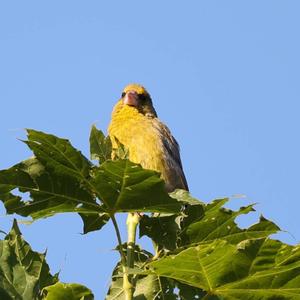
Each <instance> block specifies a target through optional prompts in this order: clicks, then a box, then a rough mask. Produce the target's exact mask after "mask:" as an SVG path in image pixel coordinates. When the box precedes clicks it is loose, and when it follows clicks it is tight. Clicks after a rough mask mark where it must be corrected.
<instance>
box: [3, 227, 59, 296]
mask: <svg viewBox="0 0 300 300" xmlns="http://www.w3.org/2000/svg"><path fill="white" fill-rule="evenodd" d="M55 282H57V276H52V275H51V274H50V273H49V267H48V265H47V263H46V261H45V254H41V253H38V252H34V251H32V249H31V247H30V245H29V244H28V243H27V242H26V241H24V239H23V237H22V236H21V232H20V230H19V228H18V225H17V222H16V221H14V224H13V227H12V229H11V231H10V233H9V234H8V235H7V236H6V237H5V240H3V241H0V295H1V296H2V297H1V299H11V300H12V299H17V300H22V299H40V293H41V290H42V288H43V287H45V286H49V285H52V284H54V283H55Z"/></svg>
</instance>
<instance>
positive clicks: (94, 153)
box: [90, 125, 112, 163]
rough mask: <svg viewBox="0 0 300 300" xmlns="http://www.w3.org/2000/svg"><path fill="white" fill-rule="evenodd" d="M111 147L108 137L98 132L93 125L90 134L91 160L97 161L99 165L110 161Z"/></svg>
mask: <svg viewBox="0 0 300 300" xmlns="http://www.w3.org/2000/svg"><path fill="white" fill-rule="evenodd" d="M111 151H112V145H111V140H110V137H109V136H107V137H105V135H104V134H103V132H102V131H101V130H98V129H97V128H96V126H95V125H93V126H92V129H91V133H90V153H91V159H95V160H96V159H97V160H98V161H99V162H100V163H103V162H104V161H106V160H108V159H111Z"/></svg>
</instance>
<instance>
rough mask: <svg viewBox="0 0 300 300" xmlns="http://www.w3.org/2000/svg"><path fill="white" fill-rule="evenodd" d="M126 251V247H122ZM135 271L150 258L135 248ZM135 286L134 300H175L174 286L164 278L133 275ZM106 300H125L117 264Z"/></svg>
mask: <svg viewBox="0 0 300 300" xmlns="http://www.w3.org/2000/svg"><path fill="white" fill-rule="evenodd" d="M124 251H126V245H124ZM134 255H135V266H134V267H135V270H138V269H140V270H142V268H143V266H144V265H145V263H146V262H147V261H149V260H150V259H151V258H152V254H150V253H149V252H147V251H145V250H141V249H140V248H139V247H137V246H136V247H135V252H134ZM133 282H134V284H135V291H134V300H148V299H149V300H176V299H177V297H176V294H175V291H174V287H175V285H173V284H172V281H170V280H168V279H166V278H160V277H158V276H157V275H154V274H150V275H133ZM105 299H106V300H125V299H126V298H125V295H124V289H123V271H122V266H121V263H120V262H119V263H118V264H117V266H116V267H115V269H114V271H113V274H112V282H111V285H110V287H109V290H108V293H107V296H106V298H105Z"/></svg>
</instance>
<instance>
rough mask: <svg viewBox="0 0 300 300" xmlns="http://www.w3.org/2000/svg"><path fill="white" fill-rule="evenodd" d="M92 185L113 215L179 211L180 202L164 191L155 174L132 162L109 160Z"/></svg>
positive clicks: (95, 176) (162, 182) (160, 180)
mask: <svg viewBox="0 0 300 300" xmlns="http://www.w3.org/2000/svg"><path fill="white" fill-rule="evenodd" d="M91 183H92V185H93V186H94V187H95V189H96V190H97V194H98V195H99V196H100V199H101V200H102V201H103V203H105V205H106V206H107V207H108V208H109V210H110V211H111V212H113V213H114V212H122V211H127V212H139V211H142V212H178V211H179V210H180V208H181V205H180V203H179V202H178V201H177V200H176V199H173V198H171V197H170V196H169V195H168V193H167V192H166V191H165V184H164V181H163V180H162V179H161V178H160V177H159V174H158V173H157V172H155V171H151V170H144V169H143V168H142V167H141V166H140V165H137V164H134V163H132V162H130V161H129V160H117V161H106V162H104V163H103V164H102V165H101V166H100V167H99V168H98V169H95V173H94V179H93V180H92V181H91Z"/></svg>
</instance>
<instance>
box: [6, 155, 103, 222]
mask: <svg viewBox="0 0 300 300" xmlns="http://www.w3.org/2000/svg"><path fill="white" fill-rule="evenodd" d="M16 188H18V189H19V190H20V191H21V192H23V193H25V192H29V193H30V197H31V200H22V198H21V197H20V196H16V195H13V194H12V193H11V191H12V190H14V189H16ZM0 199H1V200H2V201H3V202H4V205H5V208H6V210H7V212H8V213H10V214H11V213H17V214H19V215H22V216H31V217H32V218H33V219H38V218H44V217H49V216H52V215H54V214H56V213H62V212H78V213H94V214H96V213H100V212H103V210H102V208H101V206H100V205H98V204H97V203H96V200H95V199H94V196H93V195H92V194H91V193H90V192H89V191H87V190H86V189H84V188H83V187H82V186H81V185H80V183H79V182H78V181H77V180H76V179H74V178H73V177H68V176H64V175H60V174H53V173H51V172H49V171H47V170H46V169H45V167H44V166H43V165H42V164H41V163H40V162H39V161H38V160H37V159H36V158H31V159H28V160H26V161H23V162H21V163H19V164H17V165H15V166H13V167H12V168H10V169H7V170H1V171H0Z"/></svg>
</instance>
